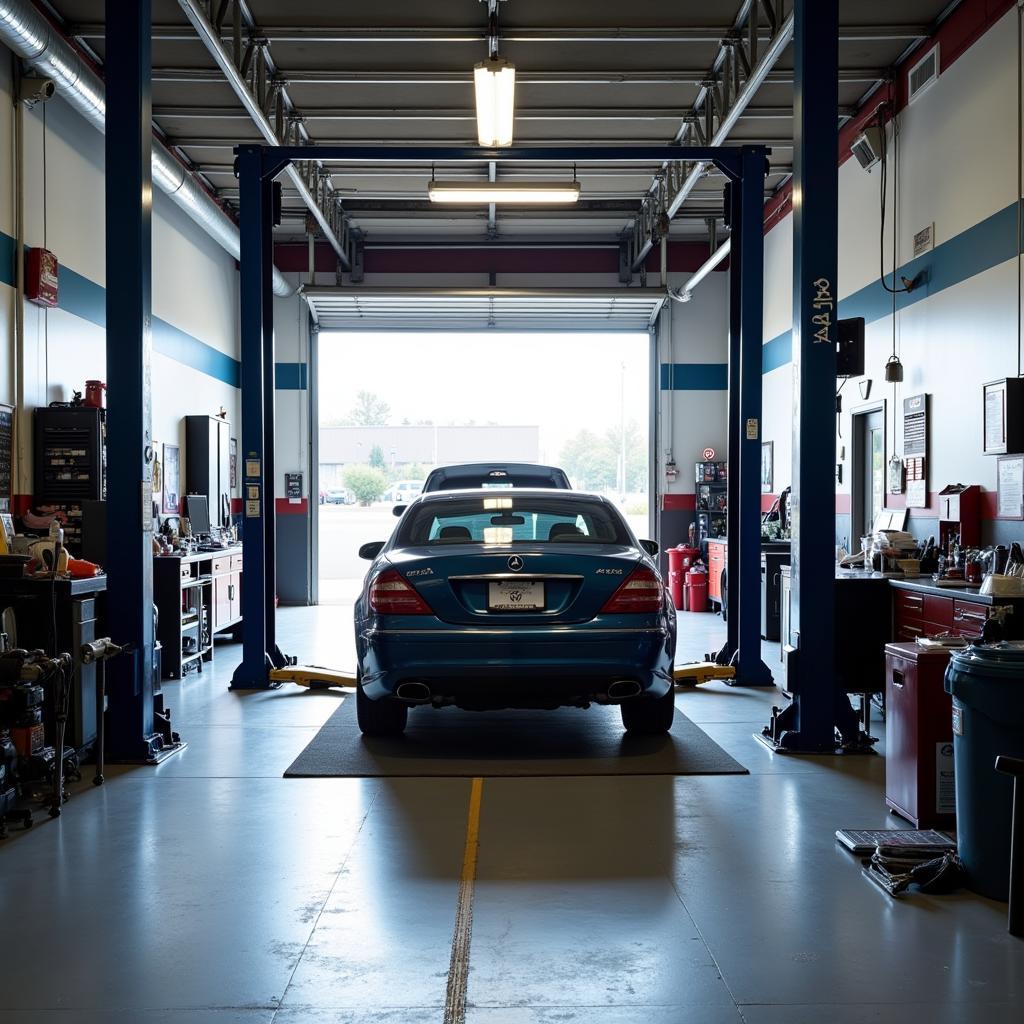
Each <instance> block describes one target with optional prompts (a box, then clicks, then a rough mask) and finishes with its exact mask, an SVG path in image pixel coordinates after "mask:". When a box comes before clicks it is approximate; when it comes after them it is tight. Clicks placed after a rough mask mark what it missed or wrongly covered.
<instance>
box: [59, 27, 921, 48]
mask: <svg viewBox="0 0 1024 1024" xmlns="http://www.w3.org/2000/svg"><path fill="white" fill-rule="evenodd" d="M104 32H105V29H104V26H103V25H102V24H100V23H97V22H83V23H80V24H73V25H70V26H69V34H71V35H72V36H76V37H77V38H79V39H102V38H103V36H104ZM732 32H733V28H732V26H714V25H712V26H698V25H679V26H658V27H644V28H613V27H608V28H601V27H595V28H569V27H548V28H512V27H508V26H507V25H503V26H502V30H501V41H502V43H556V44H563V43H634V44H636V43H671V44H673V45H676V44H690V43H694V44H698V43H704V44H707V43H720V42H721V41H722V40H723V39H725V38H726V37H728V36H729V35H731V34H732ZM259 33H260V36H261V37H262V38H264V39H266V40H268V41H269V42H282V43H321V44H334V45H337V44H340V43H480V42H484V41H486V39H487V29H486V28H483V27H481V28H472V27H470V28H463V27H452V28H435V27H430V26H403V27H383V28H382V27H376V26H353V27H338V26H328V25H303V26H298V25H261V26H260V29H259ZM927 34H928V27H927V26H925V25H917V24H901V23H892V24H886V23H876V24H866V25H844V26H842V27H841V28H840V30H839V38H840V41H848V42H866V41H871V40H882V41H885V40H897V41H898V40H904V39H906V40H914V39H923V38H924V37H925V36H927ZM758 35H759V37H760V38H761V39H764V40H767V39H769V38H770V33H769V31H768V29H767V26H765V27H762V28H760V29H759V30H758ZM153 38H154V39H155V40H161V41H163V42H190V41H192V40H193V39H194V36H193V35H192V34H191V33H190V32H189V30H188V28H187V27H186V26H184V25H169V24H164V25H154V26H153ZM225 38H226V39H230V37H229V36H225Z"/></svg>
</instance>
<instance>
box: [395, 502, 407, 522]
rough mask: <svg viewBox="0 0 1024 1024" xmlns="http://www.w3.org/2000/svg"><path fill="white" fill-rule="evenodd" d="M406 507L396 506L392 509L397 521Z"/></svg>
mask: <svg viewBox="0 0 1024 1024" xmlns="http://www.w3.org/2000/svg"><path fill="white" fill-rule="evenodd" d="M407 507H408V506H406V505H394V506H392V509H391V514H392V515H393V516H394V517H395V518H396V519H397V518H398V517H399V516H400V515H401V514H402V513H403V512H404V511H405V510H406V508H407Z"/></svg>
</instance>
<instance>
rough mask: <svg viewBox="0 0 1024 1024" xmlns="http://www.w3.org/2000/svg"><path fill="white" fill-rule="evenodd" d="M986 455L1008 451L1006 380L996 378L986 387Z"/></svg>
mask: <svg viewBox="0 0 1024 1024" xmlns="http://www.w3.org/2000/svg"><path fill="white" fill-rule="evenodd" d="M984 404H985V408H984V415H985V437H984V447H983V448H982V451H983V452H984V453H985V454H986V455H1003V454H1005V453H1006V381H1005V380H996V381H993V382H992V383H991V384H986V385H985V387H984Z"/></svg>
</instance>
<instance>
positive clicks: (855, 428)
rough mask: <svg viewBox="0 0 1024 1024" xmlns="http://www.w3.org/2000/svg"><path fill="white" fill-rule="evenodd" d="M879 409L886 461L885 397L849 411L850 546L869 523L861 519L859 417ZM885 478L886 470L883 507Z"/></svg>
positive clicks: (852, 546)
mask: <svg viewBox="0 0 1024 1024" xmlns="http://www.w3.org/2000/svg"><path fill="white" fill-rule="evenodd" d="M876 412H880V413H881V414H882V445H883V451H882V458H883V459H884V460H885V462H886V463H888V458H889V427H888V423H889V417H888V415H887V407H886V400H885V399H884V398H880V399H878V401H876V402H868V403H866V404H865V405H858V406H857V407H856V408H854V409H851V410H850V549H851V551H852V550H853V548H854V545H855V544H856V543H857V542H858V540H859V538H860V537H863V536H864V534H865V533H866V532H867V527H868V526H870V525H871V524H870V523H868V524H865V523H863V522H862V520H863V505H864V500H863V499H864V496H863V494H862V493H861V490H862V487H861V485H862V480H861V469H862V467H863V463H864V455H865V452H864V450H863V448H864V445H863V441H862V439H861V434H862V430H861V429H860V428H861V418H862V417H865V416H870V415H871V414H872V413H876ZM886 486H887V483H886V479H885V472H884V471H883V473H882V508H885V507H886V496H887V491H886Z"/></svg>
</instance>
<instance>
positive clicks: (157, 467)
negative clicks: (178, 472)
mask: <svg viewBox="0 0 1024 1024" xmlns="http://www.w3.org/2000/svg"><path fill="white" fill-rule="evenodd" d="M163 451H164V449H163V445H162V444H160V442H159V441H154V442H153V480H152V483H153V504H154V505H156V510H157V512H162V511H163V510H164V456H163Z"/></svg>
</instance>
